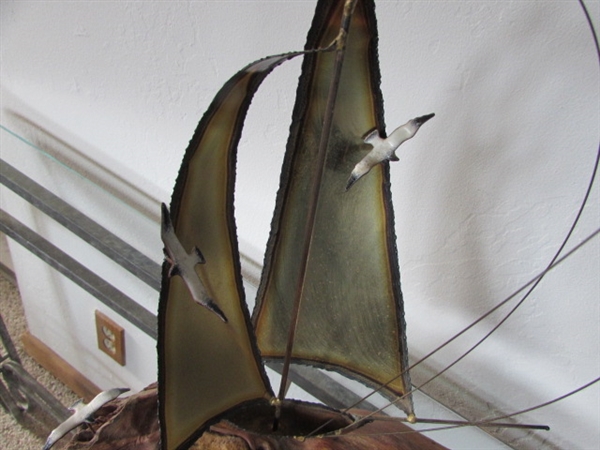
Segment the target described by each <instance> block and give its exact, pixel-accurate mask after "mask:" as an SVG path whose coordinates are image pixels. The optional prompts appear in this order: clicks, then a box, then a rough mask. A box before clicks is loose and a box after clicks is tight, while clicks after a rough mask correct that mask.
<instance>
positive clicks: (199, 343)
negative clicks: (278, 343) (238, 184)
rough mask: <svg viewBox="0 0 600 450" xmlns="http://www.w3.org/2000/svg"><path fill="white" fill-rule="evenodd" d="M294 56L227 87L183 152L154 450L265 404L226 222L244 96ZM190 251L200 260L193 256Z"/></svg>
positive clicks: (166, 286) (166, 231)
mask: <svg viewBox="0 0 600 450" xmlns="http://www.w3.org/2000/svg"><path fill="white" fill-rule="evenodd" d="M298 54H299V53H293V54H287V55H279V56H275V57H270V58H266V59H264V60H261V61H258V62H256V63H253V64H251V65H249V66H248V67H246V68H245V69H243V70H241V71H240V72H239V73H238V74H236V75H235V76H234V77H233V78H232V79H230V80H229V81H228V82H227V83H226V84H225V86H224V87H223V88H222V89H221V90H220V91H219V93H218V94H217V96H216V97H215V100H214V101H213V103H212V104H211V106H210V108H209V109H208V111H207V112H206V114H205V115H204V117H203V118H202V120H201V121H200V124H199V125H198V128H197V130H196V132H195V134H194V137H193V138H192V141H191V142H190V145H189V147H188V149H187V151H186V154H185V157H184V161H183V164H182V169H181V172H180V174H179V177H178V180H177V182H176V186H175V191H174V194H173V199H172V212H171V213H172V222H173V223H172V225H171V224H170V223H169V222H170V221H169V220H168V217H167V218H165V219H164V220H163V241H164V242H165V249H166V252H167V253H168V254H169V256H170V257H171V258H170V259H172V260H174V259H176V257H177V256H178V255H179V256H180V257H181V259H182V260H183V262H187V267H186V269H187V273H183V271H182V266H183V263H181V264H178V263H180V261H177V260H174V261H171V262H167V263H165V269H164V271H163V272H164V274H163V287H162V291H161V300H160V305H159V340H158V355H159V399H160V402H159V415H160V422H161V436H162V438H161V439H162V444H161V445H162V448H163V449H169V450H170V449H177V448H181V447H182V446H185V445H186V444H187V443H188V442H189V441H190V440H191V439H193V438H194V437H197V436H198V435H199V434H200V433H202V431H204V430H205V429H206V427H207V425H209V424H210V423H211V422H212V421H214V420H215V419H216V418H218V417H219V416H220V415H222V414H223V413H225V412H227V411H229V410H231V409H232V408H234V407H236V406H238V405H240V404H242V403H244V402H249V401H255V400H257V399H265V398H267V399H270V398H271V397H272V395H273V394H272V391H271V387H270V385H269V382H268V379H267V377H266V374H265V372H264V368H263V366H262V362H261V361H260V357H259V355H258V350H257V348H256V343H255V338H254V336H253V331H252V326H251V323H250V317H249V313H248V311H247V308H246V304H245V299H244V291H243V287H242V279H241V273H240V263H239V252H238V248H237V238H236V231H235V221H234V216H233V189H234V177H235V158H236V148H237V144H238V141H239V137H240V135H241V128H242V126H243V121H244V120H243V119H244V117H245V114H246V112H247V109H248V106H249V104H250V100H251V98H252V96H253V94H254V92H255V91H256V89H257V88H258V86H259V84H260V83H261V82H262V80H263V79H264V78H265V77H266V76H267V74H268V73H269V72H270V71H271V70H272V69H273V68H274V67H276V66H277V65H279V64H280V63H282V62H283V61H285V60H287V59H290V58H292V57H294V56H296V55H298ZM165 211H166V210H165ZM166 213H167V215H168V211H166ZM170 247H172V248H170ZM181 247H182V248H183V249H182V250H180V251H179V252H178V251H177V249H178V248H181ZM194 247H197V248H198V249H199V250H200V251H199V252H196V253H194ZM184 252H185V253H184ZM182 253H183V256H181V255H182ZM188 253H189V254H190V255H189V257H190V258H192V262H191V263H190V262H189V260H187V258H188ZM173 255H175V256H173ZM203 260H205V263H202V261H203ZM171 265H172V267H173V268H174V269H173V268H172V269H171V270H169V271H168V270H167V269H168V268H169V266H171ZM190 267H192V268H191V269H190ZM198 281H200V286H201V287H199V288H197V289H196V290H197V291H199V292H200V294H198V295H204V294H206V295H205V296H206V298H207V299H210V301H212V302H214V304H215V305H216V308H218V311H219V312H221V311H222V315H223V316H224V317H221V316H220V315H218V314H215V313H214V311H212V310H209V309H207V308H206V307H203V306H202V304H199V303H198V299H196V298H193V297H192V294H191V292H192V288H190V287H189V286H190V285H194V283H196V286H197V285H198V284H197V283H198ZM186 283H187V285H186ZM204 291H205V292H204ZM198 295H197V296H198ZM200 300H202V299H200ZM224 318H226V320H227V322H225V321H224V320H222V319H224Z"/></svg>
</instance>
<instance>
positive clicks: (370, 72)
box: [253, 1, 412, 412]
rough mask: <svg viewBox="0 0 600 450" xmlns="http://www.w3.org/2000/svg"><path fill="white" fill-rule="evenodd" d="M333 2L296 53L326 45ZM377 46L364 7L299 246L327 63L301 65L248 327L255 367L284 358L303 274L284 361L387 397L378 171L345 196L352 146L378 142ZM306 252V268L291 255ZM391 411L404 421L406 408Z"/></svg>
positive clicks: (390, 329)
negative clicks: (308, 236)
mask: <svg viewBox="0 0 600 450" xmlns="http://www.w3.org/2000/svg"><path fill="white" fill-rule="evenodd" d="M343 3H344V2H343V1H336V2H320V3H319V6H318V9H317V13H316V14H315V22H314V23H313V27H312V29H311V32H310V33H309V41H308V44H307V48H310V47H313V48H314V47H321V46H323V45H325V44H326V43H328V42H330V41H331V40H332V39H333V38H334V37H335V36H336V34H337V33H338V30H339V24H340V20H341V14H342V7H343ZM376 47H377V36H376V24H375V17H374V5H373V2H372V1H359V2H358V3H357V6H356V9H355V11H354V15H353V18H352V22H351V25H350V29H349V34H348V41H347V47H346V54H345V59H344V62H343V69H342V73H341V79H340V85H339V91H338V95H337V100H336V104H335V110H334V116H333V126H332V131H331V137H330V140H329V147H328V149H327V156H326V162H325V168H324V172H323V178H322V181H321V183H322V184H321V190H320V197H319V199H318V207H317V212H316V217H315V224H314V229H313V234H312V243H311V244H308V243H307V242H305V237H304V233H305V227H306V217H307V216H308V215H309V208H310V206H311V205H310V200H309V197H310V195H309V192H310V191H311V183H313V182H314V181H313V180H314V173H315V171H316V170H317V169H316V160H317V151H318V147H319V139H320V135H321V131H322V124H323V120H324V114H325V111H326V100H327V92H328V90H329V85H330V82H331V77H332V73H333V64H334V58H335V56H334V55H333V54H331V53H320V54H314V55H308V56H306V57H305V62H304V66H303V73H302V76H301V80H300V86H299V89H298V96H297V99H296V102H297V103H296V107H295V110H294V118H293V123H292V135H291V136H290V141H289V143H288V150H287V154H286V159H285V161H284V169H283V174H282V183H281V187H280V191H279V193H278V198H277V206H276V211H275V217H274V219H273V224H272V230H271V236H270V239H269V243H268V247H267V254H266V257H265V269H264V272H263V277H262V281H261V286H260V289H259V293H258V298H257V308H256V309H255V312H254V316H253V321H254V324H255V330H256V334H257V339H258V345H259V348H260V350H261V353H262V354H263V357H266V358H282V357H284V355H285V350H286V344H287V340H288V336H289V331H288V330H289V328H290V325H291V321H292V317H291V315H292V309H293V306H292V305H293V302H294V294H295V293H296V292H297V288H298V286H299V278H300V274H301V271H302V265H303V264H305V263H306V264H307V267H306V277H305V283H304V291H303V297H302V299H301V304H300V310H299V318H298V325H297V331H296V336H295V339H294V343H293V351H292V357H293V360H294V361H295V362H305V363H308V364H314V365H317V366H324V367H328V368H333V369H335V370H338V371H340V372H342V373H346V374H350V375H351V376H353V377H355V378H358V379H361V380H363V381H367V382H371V384H373V385H376V386H380V385H382V384H385V383H387V382H388V381H389V380H390V379H392V378H394V377H397V379H396V380H395V381H394V382H392V383H390V385H389V386H388V389H389V390H390V391H392V393H394V394H396V395H403V394H405V393H406V392H408V391H409V390H410V380H409V376H408V373H405V374H404V375H403V376H400V377H398V375H399V374H401V373H402V372H403V371H404V369H406V367H407V359H408V358H407V351H406V342H405V341H406V339H405V332H404V330H405V326H404V317H403V308H402V295H401V292H400V282H399V272H398V263H397V254H396V247H395V235H394V227H393V217H392V216H393V213H392V203H391V195H390V191H389V182H388V172H387V170H388V169H387V167H383V166H381V165H380V166H377V167H376V168H374V169H373V170H372V171H371V172H369V174H368V175H366V176H365V177H363V178H362V179H361V180H359V181H358V182H357V183H356V185H355V186H354V187H353V188H352V189H350V190H349V191H348V192H346V191H345V188H346V183H347V181H348V177H349V175H350V173H351V172H352V169H353V167H354V166H355V165H356V163H357V162H358V161H360V160H361V159H362V158H363V157H364V156H365V155H366V154H367V153H368V152H369V150H370V146H369V145H366V144H364V143H363V137H364V135H365V134H366V133H367V132H369V131H370V130H372V129H374V128H378V129H380V130H382V129H383V128H384V125H383V119H382V115H383V107H382V100H381V93H380V91H379V67H378V61H377V49H376ZM305 245H310V252H309V254H308V260H307V261H302V260H301V257H300V255H302V253H303V249H304V246H305ZM403 407H404V409H405V410H407V412H412V402H411V400H410V398H407V399H405V401H404V404H403Z"/></svg>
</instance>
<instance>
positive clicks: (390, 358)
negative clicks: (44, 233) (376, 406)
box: [72, 0, 442, 450]
mask: <svg viewBox="0 0 600 450" xmlns="http://www.w3.org/2000/svg"><path fill="white" fill-rule="evenodd" d="M305 48H306V50H305V51H302V52H295V53H288V54H283V55H277V56H271V57H267V58H265V59H262V60H259V61H257V62H254V63H252V64H250V65H248V66H247V67H245V68H244V69H242V70H241V71H240V72H238V73H237V74H236V75H234V76H233V77H232V78H231V79H230V80H229V81H228V82H227V83H226V84H225V85H224V86H223V88H222V89H221V90H220V91H219V92H218V93H217V95H216V97H215V99H214V100H213V102H212V104H211V105H210V107H209V109H208V110H207V112H206V113H205V114H204V116H203V118H202V119H201V121H200V123H199V125H198V127H197V129H196V131H195V133H194V136H193V138H192V140H191V142H190V144H189V146H188V149H187V150H186V153H185V156H184V160H183V163H182V167H181V171H180V173H179V176H178V179H177V181H176V185H175V189H174V193H173V197H172V201H171V205H170V211H169V210H168V209H167V208H166V207H165V208H164V211H163V223H164V224H165V227H164V228H163V230H168V233H169V234H168V235H163V241H164V242H165V245H166V247H167V248H166V253H167V254H168V255H169V256H170V258H171V260H170V261H167V262H165V265H164V268H163V286H162V291H161V297H160V305H159V339H158V362H159V378H158V416H159V423H160V429H159V428H158V422H157V421H156V417H155V416H153V415H152V414H153V413H154V412H155V411H156V404H155V403H154V404H153V403H152V398H153V395H154V394H153V392H154V391H153V390H152V389H150V391H149V392H142V393H141V394H139V402H140V404H141V405H144V406H143V408H146V414H145V416H144V421H141V420H140V419H139V417H138V418H136V414H137V413H136V411H138V410H136V408H135V406H132V407H130V408H129V409H127V407H125V406H123V407H121V409H119V414H121V419H120V420H121V421H122V422H124V423H137V425H136V426H137V428H136V430H137V431H136V432H137V433H138V434H137V437H136V438H135V439H133V438H132V440H131V441H126V440H124V441H123V442H127V446H124V447H119V448H131V449H146V448H148V449H150V448H157V447H160V448H161V449H163V450H179V449H187V448H194V449H200V448H232V449H234V448H235V449H237V448H243V449H248V448H250V449H255V448H278V449H316V448H326V449H336V448H340V449H341V448H343V449H359V448H361V449H416V448H421V449H430V448H431V449H435V448H438V449H441V448H442V447H441V446H439V445H438V444H436V443H434V442H433V441H431V440H429V439H428V438H426V437H424V436H422V435H419V434H407V435H401V434H399V433H398V432H399V431H403V430H405V429H406V427H405V426H404V425H402V424H401V423H400V421H397V420H391V419H390V420H382V419H381V418H380V417H377V416H374V417H372V418H370V420H368V421H361V420H360V419H359V418H360V415H358V416H357V415H353V414H352V413H353V411H350V413H346V412H340V411H336V410H333V409H330V408H327V407H324V406H321V405H315V404H310V403H305V402H298V401H292V400H286V399H285V387H286V378H287V371H288V370H289V366H290V364H291V363H292V362H293V363H299V364H308V365H311V366H316V367H319V368H325V369H330V370H335V371H338V372H340V373H342V374H343V375H346V376H348V377H350V378H354V379H357V380H359V381H361V382H363V383H365V384H367V385H370V386H374V387H375V388H377V389H381V390H383V391H384V392H385V394H386V395H388V396H389V397H393V398H396V399H397V400H398V401H397V403H396V404H397V405H398V406H400V407H401V408H402V409H403V410H404V412H405V413H406V415H407V417H408V419H409V420H411V419H412V418H414V411H413V404H412V399H411V395H410V394H411V383H410V376H409V373H408V370H407V369H408V355H407V345H406V336H405V323H404V312H403V301H402V293H401V290H400V275H399V269H398V257H397V252H396V243H395V235H394V227H393V223H394V217H393V208H392V202H391V194H390V186H389V183H390V182H389V167H388V164H387V160H394V159H395V153H394V150H395V148H392V149H388V150H389V151H388V153H389V154H388V153H385V152H383V153H384V154H386V155H387V156H386V157H385V158H380V159H381V161H375V162H377V163H378V164H371V165H370V166H369V169H370V170H368V171H366V172H365V171H362V172H361V173H360V180H358V177H355V179H352V177H351V174H352V173H353V170H354V169H355V167H357V164H360V163H361V161H363V160H364V158H365V157H366V156H367V155H368V154H369V153H370V152H371V151H372V150H373V148H374V146H375V143H377V145H382V146H383V145H385V142H384V139H385V130H386V127H385V125H384V123H383V101H382V95H381V91H380V89H379V82H380V75H379V63H378V58H377V26H376V19H375V13H374V2H373V0H319V1H318V5H317V9H316V12H315V16H314V20H313V24H312V27H311V29H310V32H309V34H308V40H307V44H306V47H305ZM300 56H302V57H303V58H304V62H303V66H302V74H301V77H300V81H299V86H298V90H297V96H296V105H295V108H294V112H293V117H292V125H291V130H290V138H289V141H288V144H287V149H286V154H285V159H284V163H283V168H282V174H281V182H280V189H279V192H278V195H277V201H276V207H275V213H274V217H273V220H272V227H271V234H270V238H269V242H268V245H267V250H266V254H265V261H264V269H263V274H262V277H261V282H260V286H259V290H258V295H257V302H256V307H255V310H254V312H253V314H252V316H250V313H249V311H248V310H247V306H246V302H245V294H244V289H243V284H242V275H241V268H240V255H239V251H238V243H237V236H236V226H235V220H234V211H233V200H234V185H235V171H236V152H237V145H238V142H239V140H240V136H241V133H242V128H243V124H244V118H245V115H246V113H247V110H248V107H249V105H250V103H251V100H252V97H253V95H254V93H255V92H256V90H257V89H258V87H259V86H260V84H261V83H262V81H263V80H264V79H265V77H266V76H267V75H268V74H269V73H270V72H271V71H272V70H273V69H275V68H276V67H277V66H278V65H280V64H282V63H283V62H285V61H287V60H289V59H292V58H295V57H300ZM414 113H415V114H414V115H413V116H412V117H414V116H416V115H419V114H420V115H421V116H420V117H418V118H417V119H415V121H416V122H415V123H417V124H418V126H416V125H415V123H413V122H414V121H411V122H409V123H407V124H406V126H408V125H409V124H411V127H413V128H414V127H415V126H416V129H418V127H419V126H420V125H422V124H423V123H425V121H427V120H428V119H430V118H431V117H432V114H428V115H426V116H423V114H425V113H428V111H417V112H414ZM413 128H410V127H408V128H407V130H403V133H404V132H405V134H406V136H404V137H403V139H405V138H410V137H412V135H414V133H415V132H416V129H413ZM401 131H402V130H401ZM390 145H392V144H390ZM393 145H396V146H397V142H396V144H393ZM379 162H381V163H379ZM367 172H368V173H367ZM349 177H351V178H350V181H351V182H350V181H349ZM357 180H358V181H357ZM348 188H350V189H348ZM167 225H168V226H167ZM163 232H165V231H163ZM170 247H173V248H170ZM175 247H176V249H177V251H175ZM174 255H175V256H177V255H179V257H180V258H184V259H185V258H188V256H189V258H190V259H187V260H186V261H187V266H186V270H185V271H181V270H177V264H178V261H177V258H175V257H174ZM190 286H196V287H195V288H191V287H190ZM199 293H200V294H199ZM263 358H264V359H274V360H280V361H283V363H284V369H283V381H282V384H281V387H280V389H279V392H278V393H276V392H275V391H274V390H273V388H272V387H271V385H270V382H269V379H268V377H267V375H266V372H265V369H264V366H263ZM136 401H137V400H136ZM153 408H154V409H153ZM136 420H137V422H136ZM141 423H142V424H141ZM102 430H103V431H102V432H101V433H99V434H98V435H96V436H95V437H94V439H93V444H94V445H92V446H91V447H89V446H86V447H79V446H78V444H76V443H74V444H73V446H72V448H94V449H104V448H106V449H108V448H114V447H111V446H113V445H114V443H115V442H116V440H115V438H114V429H112V430H113V431H111V428H110V427H103V429H102ZM102 433H104V434H102ZM111 433H113V434H111ZM132 436H135V434H134V435H132ZM111 439H113V440H112V441H111ZM133 441H135V442H133ZM119 442H121V441H119Z"/></svg>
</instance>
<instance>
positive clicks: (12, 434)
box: [0, 272, 77, 450]
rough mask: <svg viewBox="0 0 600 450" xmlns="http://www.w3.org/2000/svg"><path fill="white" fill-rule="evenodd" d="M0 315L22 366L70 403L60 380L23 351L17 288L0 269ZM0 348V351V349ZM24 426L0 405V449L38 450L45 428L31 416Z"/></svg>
mask: <svg viewBox="0 0 600 450" xmlns="http://www.w3.org/2000/svg"><path fill="white" fill-rule="evenodd" d="M0 314H2V317H3V318H4V321H5V323H6V326H7V328H8V332H9V333H10V336H11V338H12V340H13V342H14V344H15V346H16V347H17V351H18V352H19V355H20V357H21V360H22V363H23V367H24V368H25V370H27V371H28V372H29V373H30V374H31V375H32V376H33V377H34V378H35V379H37V380H38V382H39V383H40V384H42V385H43V386H44V387H46V389H48V390H49V391H50V392H52V393H53V394H54V396H55V397H56V398H58V399H59V400H60V401H61V403H62V404H63V405H65V406H70V405H72V404H73V403H75V401H76V400H77V396H76V395H75V394H73V392H71V391H70V390H69V389H68V388H67V387H65V386H64V385H63V384H62V383H61V382H60V381H58V380H57V379H56V378H54V377H53V376H52V375H50V374H49V373H48V372H46V371H45V370H44V369H43V368H42V367H41V366H40V365H39V364H37V363H36V362H35V361H34V360H33V359H31V358H30V357H29V356H27V354H26V353H25V352H24V351H23V347H22V345H21V339H20V337H21V335H22V334H23V333H24V332H25V331H26V330H27V323H26V321H25V317H24V314H23V307H22V305H21V298H20V296H19V291H18V289H17V288H16V287H15V285H14V284H13V282H11V281H10V280H9V277H7V276H6V275H4V274H3V273H1V272H0ZM0 351H2V352H3V351H4V349H1V350H0ZM26 425H27V428H25V427H23V426H21V425H20V424H19V423H17V422H16V421H15V420H14V419H13V417H12V416H11V415H9V414H7V413H6V411H5V410H4V409H3V408H2V407H0V448H2V449H6V450H29V449H41V448H42V446H43V445H44V441H45V439H46V436H47V433H49V431H50V430H49V428H48V427H47V426H44V425H42V424H40V423H39V422H38V421H37V420H36V419H35V418H31V420H29V419H28V420H27V424H26ZM65 443H66V442H60V443H59V444H60V445H59V444H57V445H55V446H54V447H53V449H54V448H55V449H60V448H62V447H63V446H64V445H65Z"/></svg>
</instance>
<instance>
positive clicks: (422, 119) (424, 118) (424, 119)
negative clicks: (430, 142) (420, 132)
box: [413, 113, 435, 127]
mask: <svg viewBox="0 0 600 450" xmlns="http://www.w3.org/2000/svg"><path fill="white" fill-rule="evenodd" d="M433 116H435V114H433V113H431V114H427V115H426V116H421V117H417V118H416V119H413V120H414V122H415V125H416V126H417V127H420V126H421V125H423V124H424V123H425V122H427V121H428V120H429V119H431V118H432V117H433Z"/></svg>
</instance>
